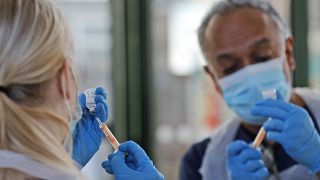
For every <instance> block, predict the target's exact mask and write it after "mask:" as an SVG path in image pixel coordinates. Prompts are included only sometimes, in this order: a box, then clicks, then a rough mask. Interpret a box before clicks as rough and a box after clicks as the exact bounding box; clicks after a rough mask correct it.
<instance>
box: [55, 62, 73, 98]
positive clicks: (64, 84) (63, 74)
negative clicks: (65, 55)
mask: <svg viewBox="0 0 320 180" xmlns="http://www.w3.org/2000/svg"><path fill="white" fill-rule="evenodd" d="M70 87H71V72H70V68H69V65H68V63H67V62H65V63H64V65H63V67H62V69H61V70H60V71H59V74H58V80H57V88H58V92H59V95H60V97H61V98H63V99H65V100H70V98H71V92H70V91H71V88H70Z"/></svg>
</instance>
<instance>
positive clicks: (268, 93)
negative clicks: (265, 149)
mask: <svg viewBox="0 0 320 180" xmlns="http://www.w3.org/2000/svg"><path fill="white" fill-rule="evenodd" d="M262 95H263V99H268V98H269V99H277V90H275V89H270V90H266V91H263V92H262ZM266 134H267V133H266V130H265V129H264V128H263V127H261V128H260V130H259V132H258V134H257V136H256V138H255V139H254V141H253V143H252V147H254V148H258V147H259V146H260V144H261V143H262V141H263V139H264V137H265V136H266Z"/></svg>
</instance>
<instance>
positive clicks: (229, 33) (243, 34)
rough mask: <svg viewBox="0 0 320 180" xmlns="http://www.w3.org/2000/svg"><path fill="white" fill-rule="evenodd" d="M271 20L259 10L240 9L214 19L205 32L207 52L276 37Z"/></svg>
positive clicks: (247, 44) (239, 46)
mask: <svg viewBox="0 0 320 180" xmlns="http://www.w3.org/2000/svg"><path fill="white" fill-rule="evenodd" d="M278 33H279V31H278V29H277V27H276V24H275V23H274V22H273V21H272V20H271V18H270V17H269V16H268V15H266V14H265V13H264V12H262V11H260V10H255V9H252V8H242V9H238V10H236V11H234V12H230V13H228V14H223V15H219V16H216V17H214V18H213V19H212V20H211V21H210V23H209V26H208V28H207V29H206V32H205V41H206V46H207V48H209V49H208V50H210V51H212V50H215V51H219V50H226V49H235V48H242V47H244V46H250V45H251V44H252V43H254V42H255V41H258V40H261V39H263V38H267V39H271V40H272V39H273V38H276V37H278Z"/></svg>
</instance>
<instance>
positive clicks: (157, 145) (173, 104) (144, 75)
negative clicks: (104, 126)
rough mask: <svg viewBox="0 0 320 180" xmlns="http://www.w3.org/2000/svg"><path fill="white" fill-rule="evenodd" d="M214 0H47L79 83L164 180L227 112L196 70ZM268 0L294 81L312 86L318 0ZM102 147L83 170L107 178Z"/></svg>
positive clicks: (319, 49)
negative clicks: (64, 28) (96, 94)
mask: <svg viewBox="0 0 320 180" xmlns="http://www.w3.org/2000/svg"><path fill="white" fill-rule="evenodd" d="M218 1H219V0H54V2H55V3H56V4H57V5H58V7H59V8H60V9H61V10H62V12H63V13H64V15H65V16H66V18H67V19H68V22H69V24H70V27H71V29H72V31H73V36H74V39H75V50H76V51H75V52H76V54H75V63H76V65H77V70H78V76H79V81H80V91H83V90H85V89H87V88H90V87H97V86H103V87H105V88H106V89H107V91H108V102H109V103H110V105H111V108H110V119H109V125H110V127H111V128H112V130H113V132H114V133H115V135H116V137H117V138H118V139H119V141H121V142H123V141H126V140H129V139H131V140H134V141H136V142H138V143H139V144H140V145H141V146H142V147H143V148H144V149H145V150H146V151H147V153H148V154H149V155H150V156H151V158H152V159H153V161H154V163H155V164H156V166H157V167H158V168H159V170H160V171H161V172H162V173H163V174H164V175H165V176H166V179H168V180H174V179H178V172H179V164H180V159H181V157H182V156H183V154H184V153H185V152H186V150H187V149H188V148H189V147H190V145H191V144H192V143H194V142H197V141H199V140H201V139H203V138H204V137H207V136H208V135H210V133H211V132H212V131H213V130H214V129H215V128H216V127H218V126H219V125H220V124H222V123H223V121H224V120H226V119H228V118H229V117H231V116H232V113H230V111H229V110H228V109H227V108H226V107H225V105H224V104H223V102H222V100H221V98H220V97H219V96H218V95H217V93H216V92H215V91H214V88H213V85H212V84H211V82H210V80H209V78H208V77H207V76H206V75H205V74H204V72H203V70H202V65H203V63H204V60H203V57H202V55H201V53H200V49H199V46H198V43H197V36H196V30H197V27H198V26H199V24H200V22H201V20H202V18H203V16H204V15H205V13H206V11H207V10H208V9H209V8H210V7H211V6H212V5H213V4H215V3H216V2H218ZM271 2H272V3H273V5H274V6H275V7H276V9H277V10H278V11H279V13H280V14H281V16H282V17H283V18H284V20H285V21H286V22H287V23H288V25H289V26H290V27H291V29H292V32H293V34H294V37H295V41H296V47H295V52H296V60H297V64H298V65H297V67H298V68H297V71H296V72H295V74H294V77H295V81H294V84H295V86H302V87H304V86H309V87H313V88H314V89H318V90H320V1H319V0H305V1H301V0H281V1H277V0H272V1H271ZM110 152H112V148H111V146H110V145H109V144H108V143H107V142H106V141H104V142H103V144H102V146H101V148H100V150H99V152H98V153H97V154H96V155H95V157H94V158H93V159H92V160H91V161H90V162H89V164H88V165H87V166H86V167H85V168H84V169H83V172H84V173H85V174H86V175H87V176H88V177H90V178H91V179H97V180H98V179H113V178H112V176H109V175H107V174H106V173H105V172H104V170H103V169H102V168H101V162H102V161H103V160H106V159H107V155H108V154H109V153H110Z"/></svg>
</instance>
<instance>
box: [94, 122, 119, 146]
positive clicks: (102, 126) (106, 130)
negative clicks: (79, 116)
mask: <svg viewBox="0 0 320 180" xmlns="http://www.w3.org/2000/svg"><path fill="white" fill-rule="evenodd" d="M96 120H97V121H98V123H99V127H100V129H101V130H102V131H103V133H104V135H105V136H106V137H107V139H108V141H109V142H110V144H111V145H112V147H113V148H114V149H115V150H116V151H118V148H119V146H120V143H119V142H118V140H117V139H116V138H115V137H114V135H113V134H112V132H111V131H110V129H109V128H108V126H107V125H106V124H105V123H103V122H101V120H100V119H99V118H98V117H96Z"/></svg>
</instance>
